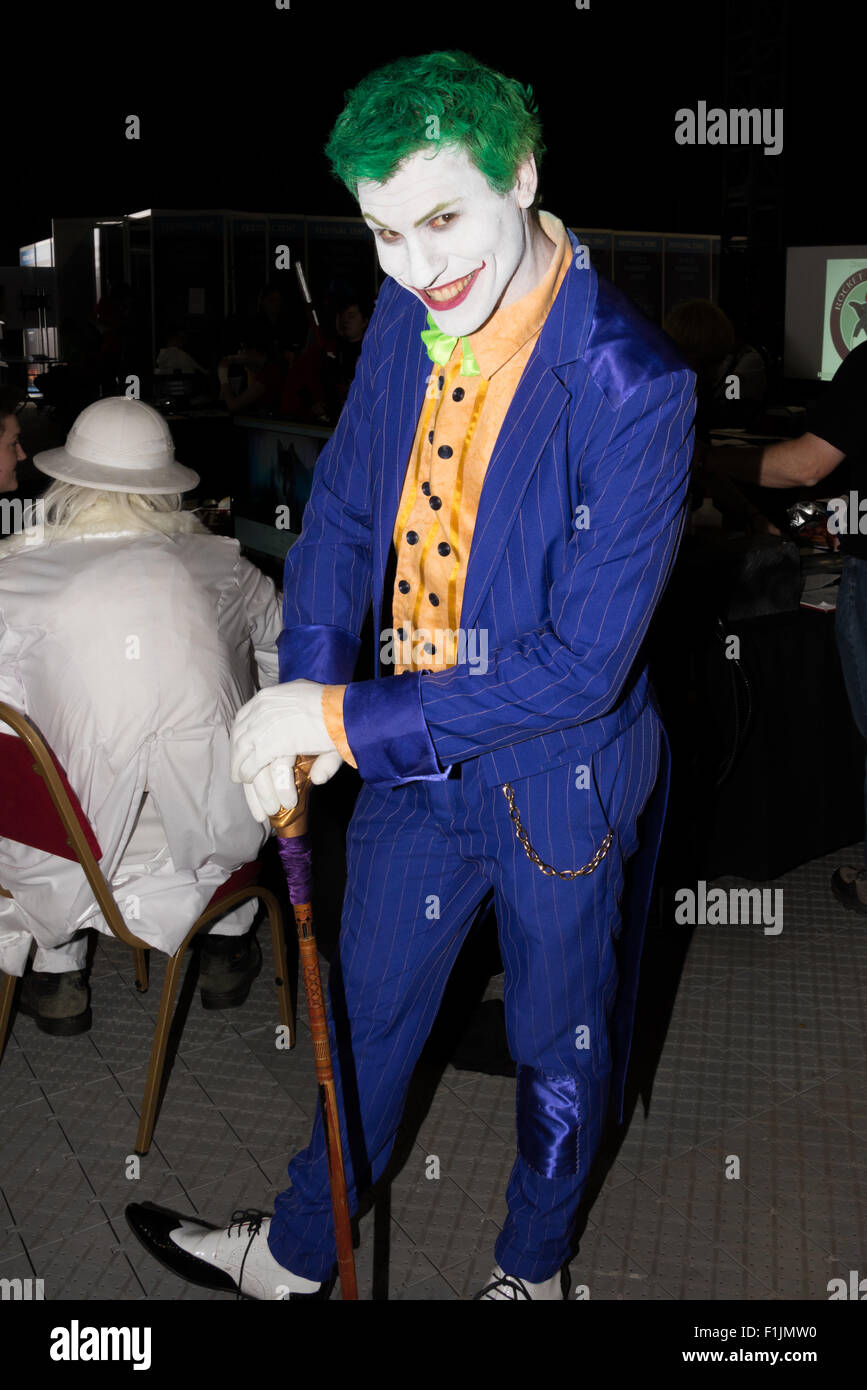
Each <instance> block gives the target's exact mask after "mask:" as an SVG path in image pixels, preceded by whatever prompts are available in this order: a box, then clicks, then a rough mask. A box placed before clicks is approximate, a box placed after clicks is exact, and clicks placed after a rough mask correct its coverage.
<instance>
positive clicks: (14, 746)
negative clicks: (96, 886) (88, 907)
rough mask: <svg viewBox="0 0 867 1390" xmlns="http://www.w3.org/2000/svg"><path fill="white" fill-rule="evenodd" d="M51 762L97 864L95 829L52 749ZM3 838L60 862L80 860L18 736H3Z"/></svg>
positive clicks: (0, 787)
mask: <svg viewBox="0 0 867 1390" xmlns="http://www.w3.org/2000/svg"><path fill="white" fill-rule="evenodd" d="M48 751H49V753H50V754H51V761H52V762H53V763H54V766H55V767H56V769H57V775H58V776H59V778H60V780H61V782H62V783H63V787H64V790H65V792H66V794H67V796H68V797H69V800H70V802H71V803H72V809H73V810H74V812H75V815H76V819H77V820H78V823H79V825H80V826H81V829H82V831H83V833H84V836H85V839H86V840H87V843H88V846H89V848H90V850H91V853H92V854H93V855H94V857H95V859H96V861H97V863H98V862H99V860H100V859H101V858H102V850H101V849H100V847H99V841H98V840H97V838H96V835H95V834H94V833H93V827H92V825H91V824H90V821H89V820H88V819H87V816H86V815H85V814H84V811H83V810H82V809H81V805H80V803H79V800H78V797H77V796H76V795H75V792H74V791H73V789H72V787H71V786H70V785H69V779H68V778H67V776H66V773H65V772H64V771H63V768H62V767H61V765H60V763H59V762H58V761H57V759H56V758H55V756H54V754H53V753H51V750H50V749H49V750H48ZM0 836H2V837H3V839H5V840H15V841H17V842H18V843H19V844H22V845H31V846H32V847H33V849H41V850H43V851H44V852H45V853H46V854H56V855H59V857H60V858H61V859H72V860H77V859H78V855H77V854H76V852H75V850H74V849H73V847H72V846H71V845H70V844H69V843H68V842H67V838H66V831H65V830H64V828H63V823H62V821H61V820H60V817H59V816H58V814H57V811H56V809H55V806H54V802H53V801H52V800H51V794H50V793H49V790H48V787H47V785H46V782H45V779H44V778H43V777H40V775H39V773H38V772H37V771H36V769H35V767H34V765H33V754H32V752H31V751H30V749H29V748H28V747H27V744H26V743H25V742H24V740H23V739H21V738H18V737H17V736H16V735H15V734H0Z"/></svg>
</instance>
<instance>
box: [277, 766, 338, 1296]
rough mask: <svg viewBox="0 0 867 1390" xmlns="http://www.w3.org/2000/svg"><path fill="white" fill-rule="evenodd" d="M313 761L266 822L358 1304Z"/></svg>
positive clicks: (303, 768) (301, 770) (334, 1206)
mask: <svg viewBox="0 0 867 1390" xmlns="http://www.w3.org/2000/svg"><path fill="white" fill-rule="evenodd" d="M314 762H315V759H314V758H307V757H304V758H297V759H296V762H295V785H296V788H297V790H298V802H297V805H296V806H295V809H294V810H292V811H287V810H286V809H285V807H283V806H281V807H280V810H279V811H278V812H277V814H276V815H274V816H271V818H270V819H271V824H272V825H273V827H274V829H275V830H276V832H277V837H278V838H277V848H278V849H279V851H280V858H281V859H282V861H283V868H284V869H285V871H286V883H287V885H288V888H289V901H290V902H291V903H292V910H293V912H294V913H295V925H296V926H297V928H298V949H299V951H300V954H301V970H302V972H303V975H304V989H305V992H306V994H307V1010H308V1013H309V1015H310V1031H311V1033H312V1034H313V1056H314V1058H315V1060H316V1080H317V1081H318V1083H319V1104H320V1107H321V1110H322V1126H323V1129H324V1131H325V1146H326V1152H327V1154H328V1180H329V1183H330V1185H331V1210H332V1211H333V1213H334V1234H335V1237H336V1239H337V1267H338V1270H339V1272H340V1292H341V1294H342V1296H343V1298H344V1299H357V1298H358V1288H357V1285H356V1282H355V1260H354V1258H353V1254H352V1230H351V1228H350V1225H349V1202H348V1200H347V1196H346V1173H345V1171H344V1167H343V1150H342V1148H341V1145H340V1116H339V1113H338V1110H337V1088H336V1087H335V1084H334V1070H333V1068H332V1065H331V1049H330V1047H329V1046H328V1024H327V1022H326V1020H325V1001H324V999H323V997H322V978H321V976H320V974H319V957H318V955H317V953H316V937H315V936H314V935H313V908H312V906H311V899H312V897H313V879H312V874H311V853H310V837H309V835H308V834H307V797H308V793H309V791H310V781H309V777H308V773H309V771H310V768H311V767H312V766H313V763H314Z"/></svg>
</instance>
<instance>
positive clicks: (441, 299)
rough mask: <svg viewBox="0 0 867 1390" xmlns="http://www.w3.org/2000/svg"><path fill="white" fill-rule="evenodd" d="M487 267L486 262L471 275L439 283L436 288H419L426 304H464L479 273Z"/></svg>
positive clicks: (449, 306)
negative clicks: (446, 283) (444, 283)
mask: <svg viewBox="0 0 867 1390" xmlns="http://www.w3.org/2000/svg"><path fill="white" fill-rule="evenodd" d="M484 268H485V262H484V261H482V264H481V265H480V266H479V268H478V270H474V271H472V272H471V274H469V275H464V276H462V278H461V279H460V280H452V281H451V282H450V283H449V284H448V285H438V286H437V288H436V289H435V290H417V293H418V294H420V295H421V297H422V299H423V300H424V302H425V304H427V305H428V307H429V308H431V309H440V310H443V309H456V308H457V306H458V305H459V304H463V302H464V300H465V299H466V297H467V295H468V294H469V292H470V290H471V289H472V288H473V285H474V284H475V283H476V280H477V279H478V277H479V275H481V273H482V271H483V270H484Z"/></svg>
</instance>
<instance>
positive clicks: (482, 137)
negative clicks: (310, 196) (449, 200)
mask: <svg viewBox="0 0 867 1390" xmlns="http://www.w3.org/2000/svg"><path fill="white" fill-rule="evenodd" d="M345 100H346V106H345V107H344V109H343V111H342V112H341V114H340V115H339V116H338V118H337V121H336V122H335V125H334V129H333V130H332V132H331V135H330V137H329V140H328V144H327V145H326V147H325V153H326V155H327V157H328V159H329V161H330V164H331V169H332V172H333V173H334V175H335V177H336V178H338V179H340V180H341V182H342V183H344V184H345V185H346V187H347V188H348V189H349V191H350V193H351V194H352V196H353V197H354V198H357V196H358V183H359V180H361V179H370V180H372V181H374V182H375V183H385V182H386V181H387V180H388V179H389V178H391V176H392V174H393V173H394V172H395V170H396V169H397V167H398V165H399V164H400V163H401V162H402V161H403V160H404V159H407V158H408V157H409V156H410V155H412V154H415V153H416V152H417V151H418V150H421V149H427V148H429V147H430V146H431V145H435V146H439V145H458V146H460V147H462V148H463V149H464V150H465V151H466V153H467V155H468V157H469V159H470V160H471V161H472V162H473V164H474V165H475V166H476V168H477V169H478V170H480V172H481V173H482V174H484V176H485V178H486V179H487V181H488V183H489V184H490V186H491V188H493V189H494V191H495V192H496V193H500V194H503V193H508V192H509V190H510V189H511V188H513V187H514V185H515V176H516V174H517V170H518V166H519V165H520V164H521V162H522V161H523V160H524V159H526V158H527V156H528V155H530V154H532V155H534V157H535V159H536V164H537V166H538V164H539V161H540V160H541V157H542V155H543V154H544V152H545V146H544V145H543V144H542V126H541V123H540V121H539V117H538V115H537V114H536V106H535V103H534V102H533V91H532V88H531V87H522V86H521V85H520V83H518V82H516V81H515V80H514V79H513V78H510V77H504V76H503V75H502V73H499V72H495V71H494V70H493V69H492V68H486V67H485V66H484V64H482V63H480V62H479V61H478V60H477V59H476V58H473V57H472V56H471V55H470V54H469V53H461V52H449V53H427V54H424V55H423V56H421V57H417V58H398V59H397V61H396V62H394V63H389V64H388V65H387V66H386V67H383V68H377V70H376V71H375V72H371V73H369V74H368V76H367V77H365V78H363V79H362V81H361V82H359V84H358V86H357V87H354V88H353V89H352V91H350V92H346V93H345ZM537 201H538V199H537ZM534 206H535V204H534Z"/></svg>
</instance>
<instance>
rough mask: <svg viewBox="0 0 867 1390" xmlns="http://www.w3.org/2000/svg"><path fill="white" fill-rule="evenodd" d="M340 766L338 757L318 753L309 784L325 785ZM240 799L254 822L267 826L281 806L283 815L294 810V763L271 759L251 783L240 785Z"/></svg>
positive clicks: (295, 794)
mask: <svg viewBox="0 0 867 1390" xmlns="http://www.w3.org/2000/svg"><path fill="white" fill-rule="evenodd" d="M342 766H343V759H342V758H341V756H340V754H339V753H320V755H319V757H318V758H317V759H316V761H315V763H314V764H313V766H312V767H311V769H310V781H311V782H313V783H315V784H316V786H317V787H319V786H321V785H322V783H323V782H328V781H330V779H331V778H332V777H333V776H334V774H335V772H339V771H340V769H341V767H342ZM243 786H244V795H245V796H246V798H247V805H248V806H249V808H250V814H251V816H252V817H253V819H254V820H258V821H261V822H262V823H263V825H267V823H268V818H269V816H273V815H275V814H276V812H277V811H279V810H280V807H281V806H285V808H286V810H287V811H293V810H294V809H295V803H296V802H297V800H298V792H297V789H296V786H295V759H294V758H275V759H274V761H273V763H271V764H270V765H269V766H268V767H263V769H262V771H261V772H259V773H257V774H256V776H255V777H254V778H253V781H252V782H244V784H243Z"/></svg>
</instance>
